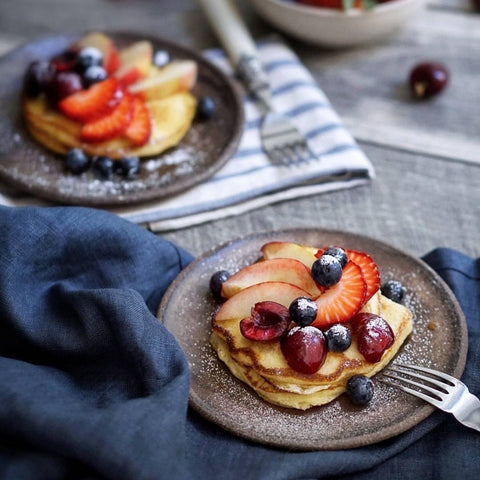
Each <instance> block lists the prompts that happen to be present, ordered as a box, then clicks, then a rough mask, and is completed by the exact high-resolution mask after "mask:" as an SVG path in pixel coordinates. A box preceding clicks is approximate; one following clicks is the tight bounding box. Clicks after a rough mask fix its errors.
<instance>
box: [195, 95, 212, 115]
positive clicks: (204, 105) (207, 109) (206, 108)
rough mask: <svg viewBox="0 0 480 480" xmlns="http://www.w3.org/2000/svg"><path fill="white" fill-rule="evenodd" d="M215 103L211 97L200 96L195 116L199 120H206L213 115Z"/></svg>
mask: <svg viewBox="0 0 480 480" xmlns="http://www.w3.org/2000/svg"><path fill="white" fill-rule="evenodd" d="M216 109H217V105H216V103H215V100H214V99H213V98H212V97H202V98H201V99H200V100H199V101H198V105H197V117H198V118H200V119H201V120H207V119H209V118H210V117H212V116H213V114H214V113H215V110H216Z"/></svg>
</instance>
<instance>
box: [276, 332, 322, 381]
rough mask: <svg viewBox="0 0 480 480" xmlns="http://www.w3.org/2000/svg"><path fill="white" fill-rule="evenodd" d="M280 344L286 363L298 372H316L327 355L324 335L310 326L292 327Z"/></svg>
mask: <svg viewBox="0 0 480 480" xmlns="http://www.w3.org/2000/svg"><path fill="white" fill-rule="evenodd" d="M280 346H281V349H282V353H283V356H284V357H285V359H286V360H287V363H288V365H289V366H290V367H291V368H293V369H294V370H295V371H297V372H300V373H305V374H312V373H315V372H317V371H318V369H319V368H320V367H321V366H322V365H323V362H325V358H326V356H327V342H326V341H325V336H324V335H323V333H322V331H321V330H319V329H318V328H316V327H312V326H307V327H294V328H292V329H291V330H290V331H289V332H288V333H287V335H285V336H284V337H283V338H282V340H281V344H280Z"/></svg>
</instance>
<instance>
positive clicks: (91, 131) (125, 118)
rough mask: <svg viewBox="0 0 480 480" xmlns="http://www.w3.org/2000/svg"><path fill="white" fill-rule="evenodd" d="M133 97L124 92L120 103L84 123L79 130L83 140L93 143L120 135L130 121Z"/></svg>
mask: <svg viewBox="0 0 480 480" xmlns="http://www.w3.org/2000/svg"><path fill="white" fill-rule="evenodd" d="M132 114H133V98H132V96H131V95H130V94H128V93H124V95H123V97H122V99H121V100H120V103H119V104H118V105H117V106H116V107H115V108H114V109H113V110H112V111H111V112H109V113H107V114H106V115H104V116H103V117H100V118H98V119H96V120H92V121H91V122H88V123H86V124H85V125H84V126H83V127H82V130H81V132H80V136H81V139H82V140H83V141H84V142H88V143H95V142H103V141H105V140H110V139H112V138H115V137H117V136H119V135H122V134H124V133H125V131H126V130H127V128H128V126H129V125H130V122H131V121H132Z"/></svg>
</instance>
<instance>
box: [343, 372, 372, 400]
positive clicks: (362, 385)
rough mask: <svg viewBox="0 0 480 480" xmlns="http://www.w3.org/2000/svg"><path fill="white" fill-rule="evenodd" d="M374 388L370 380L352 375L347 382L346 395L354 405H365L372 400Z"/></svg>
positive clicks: (362, 376)
mask: <svg viewBox="0 0 480 480" xmlns="http://www.w3.org/2000/svg"><path fill="white" fill-rule="evenodd" d="M373 394H374V388H373V382H372V381H371V380H370V378H368V377H365V376H364V375H354V376H353V377H350V378H349V379H348V382H347V395H348V397H349V398H350V400H351V401H352V403H354V404H355V405H367V404H368V403H369V402H370V400H371V399H372V398H373Z"/></svg>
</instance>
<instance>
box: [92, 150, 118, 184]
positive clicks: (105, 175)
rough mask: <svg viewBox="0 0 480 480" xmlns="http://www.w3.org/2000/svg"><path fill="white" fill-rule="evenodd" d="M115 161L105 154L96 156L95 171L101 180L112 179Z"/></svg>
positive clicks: (94, 161)
mask: <svg viewBox="0 0 480 480" xmlns="http://www.w3.org/2000/svg"><path fill="white" fill-rule="evenodd" d="M113 167H114V161H113V160H112V159H111V158H110V157H107V156H105V155H102V156H100V157H95V159H94V160H93V171H94V173H95V176H96V177H97V178H99V179H100V180H111V178H112V177H113Z"/></svg>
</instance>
